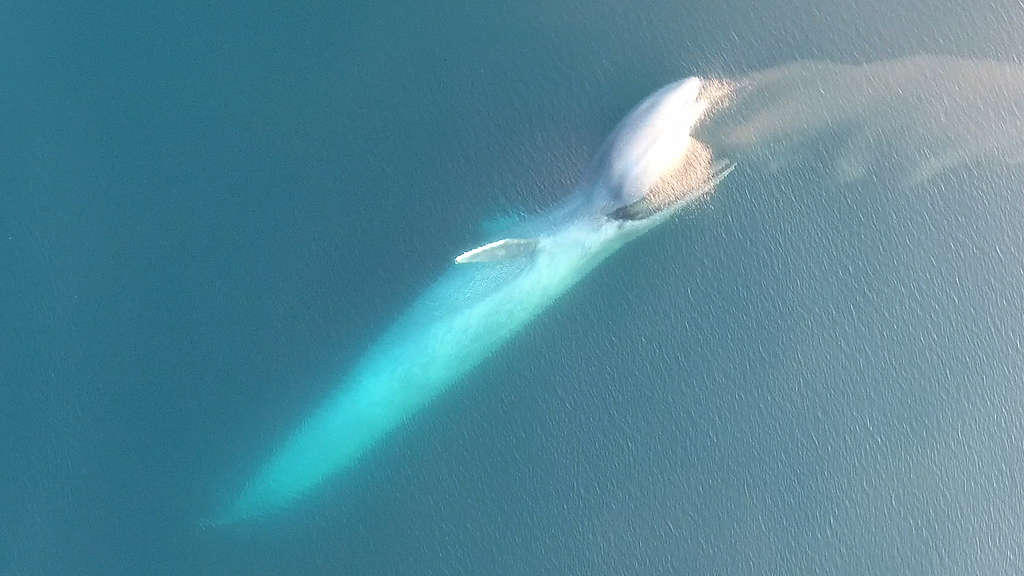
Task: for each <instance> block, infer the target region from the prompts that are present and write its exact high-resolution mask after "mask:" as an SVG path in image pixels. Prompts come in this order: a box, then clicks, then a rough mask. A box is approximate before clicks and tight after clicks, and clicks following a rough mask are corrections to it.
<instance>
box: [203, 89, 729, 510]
mask: <svg viewBox="0 0 1024 576" xmlns="http://www.w3.org/2000/svg"><path fill="white" fill-rule="evenodd" d="M713 88H715V87H714V86H712V85H711V84H709V83H707V82H704V81H702V80H700V79H697V78H689V79H686V80H682V81H680V82H676V83H674V84H671V85H669V86H666V87H664V88H662V89H661V90H659V91H658V92H656V93H655V94H653V95H651V96H650V97H649V98H647V99H646V100H644V101H643V102H642V103H641V104H640V105H639V106H637V107H636V108H635V109H634V110H633V111H632V112H631V113H630V114H629V115H628V116H627V117H626V118H625V119H624V120H623V121H622V122H621V123H620V124H619V126H618V127H617V128H616V130H615V131H614V132H613V133H612V135H611V136H610V137H609V138H608V140H607V141H606V142H605V144H604V145H603V147H602V148H601V150H600V152H599V153H598V154H597V156H596V157H595V159H594V160H593V162H592V163H591V164H590V166H589V167H588V169H587V170H586V172H585V174H584V175H583V177H582V178H581V180H580V183H579V185H578V186H577V188H576V190H575V191H574V192H573V193H572V194H571V195H570V196H569V197H568V198H567V199H566V200H565V201H564V202H563V203H562V204H560V205H558V206H556V207H555V208H553V209H552V210H550V211H549V212H547V213H545V214H541V215H539V216H537V217H536V218H534V219H533V220H531V221H530V222H528V223H526V224H525V225H524V226H523V227H522V229H523V230H525V231H528V232H529V235H524V236H522V237H516V238H497V239H494V240H493V241H491V242H488V243H487V244H484V245H483V246H480V247H478V248H474V249H472V250H468V251H466V252H465V253H463V254H461V255H459V256H458V257H456V259H455V263H453V264H452V266H451V267H450V269H449V270H448V271H447V272H446V273H445V274H444V275H442V276H441V278H440V279H439V280H438V281H437V282H436V283H435V284H433V285H432V286H431V287H430V288H428V289H427V290H426V292H425V293H423V294H422V295H420V296H419V297H418V298H417V300H416V301H415V302H414V304H413V305H412V306H411V307H410V309H408V310H407V311H406V312H405V313H403V314H402V316H401V317H400V318H399V319H398V321H397V322H396V323H395V325H394V326H392V327H391V328H390V329H389V330H388V331H387V332H386V333H385V334H384V335H383V336H382V337H381V338H380V340H379V341H377V342H376V343H375V344H374V345H373V346H372V347H371V348H370V350H369V352H368V353H367V354H366V355H365V356H364V357H363V358H361V359H360V360H359V361H358V362H357V363H356V365H355V366H354V367H353V369H352V370H351V372H350V373H348V374H347V375H346V376H344V377H343V378H342V379H341V381H340V382H339V384H338V387H337V389H336V391H335V392H334V393H333V394H332V395H331V396H330V397H329V398H327V399H326V400H325V401H324V403H323V404H322V405H321V406H320V407H319V408H318V409H316V411H315V412H313V413H312V414H311V415H310V416H309V417H308V418H307V419H306V421H305V422H303V423H302V424H301V426H299V427H298V429H297V430H296V431H295V432H294V433H293V434H292V435H291V437H290V438H288V439H286V440H285V441H284V443H283V444H282V445H281V446H280V447H278V449H277V451H276V452H274V453H273V454H272V455H271V456H270V458H269V459H268V460H267V461H266V462H265V463H263V464H262V466H261V467H260V468H259V469H258V470H257V472H256V474H255V476H254V477H253V478H252V479H251V480H250V481H249V482H248V483H247V484H246V486H245V487H244V489H243V490H242V491H241V493H240V494H239V495H238V496H237V498H236V499H235V500H233V501H232V502H230V503H229V504H228V505H227V506H226V507H225V508H224V510H223V511H222V513H221V514H219V515H218V516H217V517H216V520H214V522H215V523H228V522H235V521H240V520H243V519H246V518H253V517H257V516H261V515H264V514H267V513H270V512H274V511H278V510H281V509H283V508H286V507H287V506H289V505H290V504H293V503H294V502H295V501H297V500H298V499H299V498H301V497H303V496H305V495H308V494H309V493H310V492H311V491H312V490H313V489H314V488H316V487H318V486H319V485H321V484H322V483H323V482H324V481H325V480H327V479H328V478H330V477H332V476H333V475H335V474H337V473H338V472H340V471H342V470H345V469H348V468H351V467H352V466H353V465H354V464H355V463H356V462H357V461H358V459H359V458H360V456H362V455H363V454H364V453H365V452H366V451H367V450H369V449H370V448H371V447H373V446H374V445H375V444H377V443H378V442H380V441H381V440H382V439H383V438H384V437H385V436H386V434H387V433H388V432H389V431H390V430H392V429H393V428H395V427H396V426H398V425H400V424H401V423H402V422H403V420H405V419H406V418H408V417H409V416H410V415H411V414H413V413H414V412H416V411H417V410H419V409H420V408H422V407H423V406H424V405H426V404H427V403H428V402H429V401H430V400H431V399H433V398H434V397H436V396H437V395H439V394H441V393H442V392H444V391H445V390H446V389H448V388H449V387H451V386H452V385H453V384H454V383H455V382H456V381H457V380H458V379H459V378H460V377H462V376H463V375H464V374H465V373H466V372H467V371H469V370H470V369H472V368H473V367H475V366H477V365H478V364H479V363H480V362H481V361H483V360H484V359H486V358H487V357H489V356H490V355H491V354H493V353H494V352H495V351H496V350H497V349H498V348H499V347H500V346H501V345H502V344H503V343H504V342H506V341H507V340H508V339H509V338H510V337H511V336H513V335H514V334H515V333H516V332H517V331H518V330H519V329H520V328H522V327H523V326H524V325H525V324H526V323H527V322H529V321H530V320H531V319H532V318H534V317H535V316H536V315H537V314H539V313H540V312H541V311H542V310H544V308H545V307H547V306H548V305H549V304H550V303H551V302H553V301H554V300H555V299H556V298H557V297H558V296H560V295H561V294H563V293H564V292H565V291H566V290H568V289H569V288H570V287H571V286H572V285H573V284H574V283H576V282H577V281H578V280H579V279H580V278H582V277H583V276H584V275H586V274H587V273H588V272H589V271H590V270H592V269H593V268H594V266H596V265H597V264H599V263H600V262H601V261H602V260H603V259H604V258H606V257H607V256H608V255H610V254H611V253H612V252H614V251H615V250H616V249H618V248H620V247H621V246H622V245H624V244H625V243H626V242H628V241H629V240H631V239H633V238H636V237H637V236H639V235H641V234H643V233H644V232H646V231H648V230H650V229H651V228H653V227H654V226H656V225H657V224H659V223H661V222H664V221H665V220H666V219H667V218H668V217H669V216H670V215H671V214H673V213H674V212H676V211H677V210H679V209H680V208H681V207H683V206H686V205H688V204H690V203H692V202H693V201H695V200H697V199H699V198H700V197H701V196H703V195H705V194H706V193H708V192H709V191H710V190H712V189H713V187H714V186H715V185H716V184H717V183H718V182H719V181H721V179H722V178H724V177H725V176H726V175H727V174H728V173H729V171H730V170H731V166H730V165H729V164H728V163H726V162H723V161H721V160H716V159H714V158H713V157H712V154H711V150H710V149H708V147H707V146H705V145H704V144H703V143H701V142H699V141H697V140H696V139H694V138H693V137H692V131H693V129H694V127H695V126H696V125H697V124H698V123H699V122H700V121H701V120H702V118H703V117H704V115H705V114H706V113H707V112H708V111H709V110H710V108H711V107H713V106H714V105H715V100H716V99H717V98H719V96H720V92H721V91H720V90H715V89H713Z"/></svg>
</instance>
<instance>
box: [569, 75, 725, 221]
mask: <svg viewBox="0 0 1024 576" xmlns="http://www.w3.org/2000/svg"><path fill="white" fill-rule="evenodd" d="M725 94H726V88H725V87H724V86H721V85H719V84H717V83H709V82H706V81H704V80H702V79H700V78H687V79H685V80H680V81H678V82H675V83H673V84H669V85H668V86H665V87H664V88H662V89H661V90H658V91H657V92H655V93H654V94H652V95H651V96H650V97H648V98H647V99H646V100H644V101H643V102H641V103H640V104H639V105H638V106H637V107H636V108H634V109H633V111H632V112H630V113H629V115H628V116H626V118H625V119H623V120H622V121H621V122H620V123H619V125H618V127H616V129H615V131H614V132H612V134H611V136H609V137H608V139H607V140H606V141H605V143H604V145H603V146H602V147H601V150H600V151H599V152H598V154H597V155H596V156H595V157H594V159H593V161H592V162H591V164H590V166H589V168H588V169H587V171H586V172H585V173H584V175H583V178H582V180H581V188H583V189H585V190H588V191H590V194H591V195H592V201H593V202H594V203H595V206H594V207H595V209H596V210H597V211H599V212H600V213H601V214H604V215H605V216H608V217H610V218H613V219H616V220H627V221H637V220H645V219H647V218H650V217H651V216H654V215H656V214H659V213H662V212H664V211H666V210H670V209H675V208H678V207H680V206H683V205H685V204H688V203H690V202H692V201H693V200H696V199H697V198H699V197H700V196H701V195H702V194H704V193H705V192H707V191H708V190H709V189H711V187H713V185H714V183H715V182H717V180H719V179H720V178H721V176H723V175H724V171H725V170H727V168H726V165H727V163H724V162H718V161H716V160H715V159H714V158H713V156H712V152H711V149H710V148H708V147H707V146H706V145H704V143H702V142H700V141H699V140H697V139H696V138H694V137H693V136H692V135H691V134H692V132H693V129H694V127H695V126H696V125H697V124H698V123H699V122H700V121H701V119H702V118H704V116H705V115H706V114H707V113H708V112H709V110H710V109H711V108H712V107H713V106H715V105H716V104H717V102H719V101H721V100H722V98H723V97H724V95H725Z"/></svg>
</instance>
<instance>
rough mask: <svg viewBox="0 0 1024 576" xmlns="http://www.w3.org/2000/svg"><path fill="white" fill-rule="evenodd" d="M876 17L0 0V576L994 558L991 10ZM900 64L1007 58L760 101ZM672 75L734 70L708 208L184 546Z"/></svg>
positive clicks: (811, 569) (811, 10)
mask: <svg viewBox="0 0 1024 576" xmlns="http://www.w3.org/2000/svg"><path fill="white" fill-rule="evenodd" d="M902 6H903V7H902V8H898V9H893V8H891V7H889V6H888V5H883V4H881V3H877V4H862V5H860V6H856V7H847V6H845V4H842V5H839V3H837V5H835V6H831V5H828V4H822V3H818V2H815V3H810V2H808V3H794V4H786V5H782V4H780V3H763V4H759V5H758V6H757V7H753V8H752V7H750V6H748V5H746V4H742V5H741V4H738V3H737V4H736V5H728V4H723V5H720V6H719V7H716V8H713V9H709V8H704V7H687V6H685V5H682V4H675V3H656V4H652V5H645V6H639V5H630V6H629V7H625V6H619V5H618V4H617V3H616V4H613V3H608V4H598V5H592V4H582V3H580V4H570V3H554V4H548V5H546V6H545V7H542V8H525V7H520V6H518V5H515V4H506V5H499V4H493V5H488V6H479V7H478V6H476V5H465V6H458V5H446V6H421V5H419V4H412V5H405V6H394V7H390V8H380V7H376V6H373V5H370V4H367V5H356V4H351V5H317V4H306V5H301V6H274V5H267V4H261V5H252V4H247V5H243V4H237V5H228V4H220V5H216V6H210V5H208V4H199V3H197V4H194V5H185V4H180V5H178V6H165V5H156V4H154V5H146V4H132V5H127V4H120V5H119V4H117V3H107V4H102V3H101V4H96V3H91V4H80V5H74V4H63V5H62V6H61V7H56V6H53V7H41V6H36V5H34V4H27V3H26V4H12V5H10V6H8V7H7V9H6V10H5V11H4V12H5V14H6V15H7V17H6V18H4V19H3V22H4V30H5V33H4V34H3V35H0V43H2V46H3V48H4V52H5V54H7V55H8V57H7V58H6V59H5V60H6V61H5V71H6V74H5V77H6V78H7V80H8V81H7V83H6V86H7V88H8V89H7V90H6V91H4V93H3V94H4V96H3V98H2V99H0V114H2V115H3V119H4V134H5V135H6V138H2V139H0V142H2V147H0V151H2V154H0V166H2V169H0V175H2V176H0V177H2V179H3V180H2V184H3V185H2V188H0V189H2V190H3V191H4V192H3V194H4V196H3V198H4V199H5V200H6V202H5V209H4V210H3V211H0V233H2V234H0V242H3V244H4V249H3V251H2V252H0V254H2V260H0V262H2V263H3V265H4V266H3V269H4V270H5V271H7V273H6V275H5V280H4V282H2V283H0V321H2V322H3V325H4V326H7V327H9V328H8V330H5V331H4V332H3V337H2V340H0V350H2V352H0V359H2V361H0V391H2V393H3V397H4V399H5V400H6V401H5V402H3V403H2V406H3V407H2V408H0V410H2V411H0V423H2V426H3V431H4V432H5V434H4V435H5V437H7V438H8V441H7V442H6V443H5V444H4V446H5V450H4V451H3V452H2V453H0V454H2V456H0V457H2V459H3V464H4V465H3V466H2V468H0V469H2V470H3V472H2V474H0V478H3V480H4V482H3V484H2V485H0V486H2V488H0V517H2V518H4V519H5V522H4V527H3V529H2V530H0V573H5V574H7V573H10V574H19V575H20V574H61V573H76V574H112V573H132V574H138V573H146V574H235V573H284V574H453V573H455V574H460V573H461V574H481V573H500V574H538V573H542V574H560V573H573V574H622V573H637V574H649V573H737V574H739V573H765V572H768V573H787V574H788V573H824V574H865V573H883V574H890V573H901V574H903V573H906V574H940V573H949V574H962V573H978V574H1013V573H1019V572H1020V571H1021V568H1022V565H1021V560H1020V558H1021V557H1022V556H1021V555H1022V553H1024V550H1022V544H1021V539H1020V537H1019V534H1020V532H1021V530H1020V518H1021V517H1022V514H1024V505H1022V500H1021V493H1022V486H1021V481H1020V478H1021V477H1024V476H1022V473H1024V460H1022V458H1021V454H1020V453H1021V445H1022V439H1024V429H1022V425H1021V422H1022V421H1024V418H1022V417H1024V397H1022V394H1021V393H1020V385H1021V377H1020V376H1019V374H1021V372H1022V368H1024V366H1022V364H1024V361H1022V358H1024V355H1022V350H1021V342H1022V336H1024V335H1022V330H1021V328H1020V325H1021V323H1020V321H1019V319H1020V318H1021V312H1022V308H1024V304H1022V302H1024V294H1022V293H1021V292H1022V288H1021V287H1022V286H1024V283H1022V280H1024V258H1022V252H1021V250H1022V247H1024V238H1022V233H1021V232H1020V230H1021V227H1020V226H1019V223H1020V222H1021V217H1022V216H1024V214H1022V211H1024V209H1022V207H1021V206H1022V204H1021V202H1020V197H1019V193H1020V192H1019V191H1020V190H1021V182H1022V179H1024V174H1021V168H1020V164H1019V159H1020V156H1019V153H1016V151H1017V150H1021V149H1024V148H1021V147H1020V146H1019V144H1020V142H1019V139H1018V137H1017V136H1016V135H1018V134H1021V132H1020V131H1019V130H1016V129H1015V128H1016V127H1017V126H1018V125H1019V123H1020V113H1019V111H1020V110H1024V106H1019V105H1018V104H1017V103H1018V102H1019V97H1018V96H1017V94H1020V91H1017V90H1016V87H1018V86H1019V84H1018V79H1019V78H1020V77H1021V75H1020V72H1019V71H1018V69H1017V68H1016V67H1015V66H1014V65H1013V62H1014V61H1015V60H1016V59H1017V56H1016V55H1019V54H1020V53H1021V48H1022V47H1024V38H1022V36H1021V33H1020V32H1019V25H1018V23H1019V22H1020V21H1021V20H1020V19H1021V17H1022V16H1024V14H1022V9H1021V8H1020V7H1019V5H1018V4H1017V3H1006V4H1005V5H1002V4H995V3H984V4H978V5H970V6H964V5H960V4H955V5H954V4H953V3H950V4H949V5H947V6H943V7H942V9H940V10H936V9H935V8H934V7H933V6H923V5H916V4H903V5H902ZM916 54H936V55H939V56H942V57H959V58H974V59H980V60H982V61H993V60H994V61H1000V62H1004V63H1008V64H1010V66H1009V67H1006V68H1000V67H996V68H992V67H991V66H990V65H988V64H984V63H982V64H978V63H977V62H967V63H966V64H965V63H963V62H959V63H958V62H957V61H955V60H950V59H948V58H938V59H932V60H919V61H912V63H911V64H907V65H896V66H895V69H893V68H891V67H890V68H878V67H863V66H861V67H857V68H854V69H852V71H851V70H846V69H835V68H829V67H826V68H825V69H824V70H817V71H815V72H814V73H812V74H810V78H811V81H810V82H803V83H801V82H794V81H792V79H793V78H795V77H799V76H800V74H799V71H800V70H804V69H798V71H797V73H796V76H794V75H793V74H794V73H792V72H790V73H787V74H782V75H781V80H778V77H777V76H772V75H771V74H768V75H766V76H756V75H755V76H751V74H757V72H758V71H762V70H768V69H772V68H774V67H776V66H780V65H785V64H788V63H791V62H795V61H801V60H807V59H819V60H831V61H834V62H841V63H846V64H853V65H860V64H864V63H869V62H875V61H879V60H891V59H894V58H901V57H904V56H911V55H916ZM901 66H902V67H901ZM790 70H791V69H790ZM912 70H925V71H933V72H934V74H929V73H925V74H924V76H923V78H922V77H921V75H920V74H919V75H918V76H914V75H913V73H912V72H911V71H912ZM965 70H973V71H975V72H973V73H972V72H966V71H965ZM695 73H696V74H704V75H711V76H725V77H729V78H747V79H751V78H755V79H758V78H767V80H758V82H755V83H754V86H755V88H758V89H757V90H754V91H753V92H751V93H749V94H748V95H747V96H745V98H746V99H745V100H739V101H738V102H737V106H738V107H737V108H736V109H735V110H734V111H733V112H731V113H730V114H728V115H724V116H722V117H721V119H720V123H717V124H711V125H709V126H708V127H707V130H708V133H707V135H706V137H707V139H708V141H709V142H711V143H712V146H713V147H717V148H716V149H717V150H729V152H730V155H731V156H733V157H735V159H736V160H737V163H738V168H737V170H736V171H735V173H734V174H733V175H731V176H730V178H729V179H728V180H727V181H726V183H724V184H723V186H722V187H721V189H720V190H718V192H717V193H716V194H715V195H714V196H713V197H712V198H711V199H710V200H709V201H708V202H707V203H706V204H704V205H702V206H701V207H700V208H699V209H697V210H694V211H692V212H691V213H688V214H686V215H685V216H683V217H681V218H679V219H677V220H676V221H674V222H672V223H670V224H666V225H665V226H662V227H660V228H658V229H656V230H654V231H652V232H651V233H650V234H649V235H648V236H646V237H644V238H641V239H639V240H637V241H636V242H634V243H633V244H631V245H629V246H627V247H625V248H623V249H622V250H621V251H619V252H618V253H616V254H615V255H614V256H612V257H611V258H610V259H609V260H608V261H607V262H605V263H604V264H602V265H601V266H600V267H598V268H597V269H596V270H595V271H594V272H593V273H592V274H591V275H590V276H589V277H587V278H586V279H585V280H584V281H583V282H582V283H581V284H580V285H578V286H577V287H575V288H574V289H573V290H572V291H571V292H570V293H568V294H567V295H566V297H564V298H563V299H561V300H559V301H558V302H557V303H556V304H555V306H554V307H553V308H552V309H550V310H549V311H548V312H547V313H545V314H543V315H541V316H540V317H539V318H538V319H537V320H536V321H535V322H534V323H532V324H530V325H529V326H528V327H527V328H526V329H525V330H524V332H522V333H521V334H520V335H519V336H517V337H516V338H515V339H513V340H512V341H511V342H510V344H509V345H508V346H506V347H505V348H504V349H502V351H501V352H500V353H498V354H496V355H495V356H494V357H492V358H491V359H489V360H488V361H487V362H485V363H484V364H483V365H482V366H480V367H479V368H478V369H477V370H475V371H473V372H472V373H470V374H469V375H467V377H466V378H465V379H464V381H463V382H462V384H461V385H460V386H458V387H457V389H456V390H454V391H453V392H452V393H450V394H448V395H446V396H445V397H444V398H442V399H440V400H439V401H437V402H435V403H434V404H433V405H432V406H431V407H430V409H428V410H426V411H424V412H421V413H419V414H418V415H417V416H416V417H414V418H413V419H412V421H410V422H408V423H407V424H406V425H405V426H403V427H402V428H401V429H400V430H398V431H397V432H396V433H395V434H394V435H392V436H391V437H390V438H389V440H388V441H387V442H385V443H384V444H383V445H381V446H380V447H379V449H378V450H376V451H374V453H372V454H370V455H368V456H367V457H366V458H365V460H364V461H363V462H362V463H361V464H360V465H359V467H358V468H357V469H355V470H354V471H352V472H351V473H350V474H347V475H345V476H344V477H341V478H339V479H337V481H335V482H332V483H330V484H329V485H328V486H326V487H325V488H324V489H323V490H322V491H320V492H319V493H317V494H315V495H313V496H312V497H310V498H309V499H308V500H307V501H305V502H304V503H303V504H302V505H300V506H298V507H296V508H295V509H292V510H289V511H286V512H285V513H283V514H280V515H277V516H275V517H272V518H269V519H266V520H262V521H259V522H253V523H250V524H246V525H241V526H233V527H229V528H219V529H202V528H200V526H199V519H200V518H203V517H204V516H206V515H207V514H209V513H210V510H212V509H213V508H215V507H216V506H217V504H218V503H219V502H222V501H223V500H224V499H225V498H229V497H230V495H231V494H232V493H233V491H235V490H236V489H237V487H238V486H239V485H240V484H242V483H244V482H245V480H246V478H247V477H248V476H249V475H250V474H251V472H252V470H253V468H254V466H256V465H257V464H258V463H259V462H260V460H261V459H262V458H264V457H265V456H266V454H267V452H268V450H270V449H271V447H272V446H274V445H275V444H276V443H277V442H279V441H280V439H281V438H283V437H285V436H286V435H287V434H289V433H290V432H291V430H292V429H293V428H294V427H295V425H296V424H297V423H298V422H300V421H301V420H302V419H303V418H304V417H305V416H306V415H308V414H309V412H310V411H311V410H312V409H313V408H314V407H315V406H316V405H317V404H318V403H319V402H320V401H321V400H322V399H324V398H325V397H326V396H327V395H328V394H329V393H330V391H331V390H332V389H333V386H334V384H335V383H336V382H337V378H338V374H339V373H342V372H344V371H345V370H346V369H348V368H350V367H351V366H352V365H353V364H354V363H355V362H356V361H357V359H358V358H360V357H361V355H362V354H363V353H364V352H365V351H366V349H367V347H368V346H369V344H370V343H371V342H372V341H373V340H374V338H376V337H377V336H378V335H379V334H380V333H381V332H382V331H383V330H384V329H385V328H386V327H387V325H388V324H390V322H391V321H392V320H394V319H395V318H396V317H397V316H398V314H399V313H400V312H401V311H402V310H403V309H405V308H406V307H407V306H408V305H409V304H410V302H412V301H413V300H414V299H415V297H416V296H417V294H419V293H420V292H421V291H422V290H423V289H424V288H425V287H426V286H428V285H429V284H430V283H431V282H432V281H433V280H434V279H435V278H436V277H437V276H438V275H439V274H440V273H441V271H443V270H444V269H445V267H446V266H447V265H448V263H449V262H450V260H451V258H452V257H453V256H454V255H456V254H458V253H460V252H461V251H463V250H465V249H467V248H470V247H472V246H474V245H476V244H477V243H478V242H479V241H480V240H481V238H482V237H485V236H486V233H485V232H484V231H483V230H484V229H485V228H486V227H487V224H486V223H488V222H494V221H495V220H496V219H501V218H505V217H508V216H510V215H511V216H513V217H515V216H516V215H518V214H522V213H531V212H534V211H537V210H540V209H542V208H544V207H547V206H550V205H551V204H553V203H554V202H556V201H557V200H558V199H559V198H561V197H562V196H563V195H564V193H565V192H566V191H567V190H568V189H569V188H570V187H571V186H572V183H573V182H574V181H575V180H576V178H577V177H578V175H579V173H580V171H581V170H582V169H583V167H584V165H585V164H586V162H587V161H588V159H589V157H590V155H591V154H593V153H594V152H595V151H596V149H597V147H598V146H599V145H600V143H601V140H602V139H603V138H604V136H605V135H606V134H607V133H608V132H609V131H610V130H611V129H612V127H613V126H614V124H615V123H616V122H617V121H618V119H619V118H621V116H622V115H623V114H624V113H625V112H626V111H628V110H629V108H630V107H631V106H633V105H634V104H635V103H636V102H638V101H639V100H640V99H641V98H643V97H644V96H645V95H647V94H648V93H650V92H651V91H652V90H654V89H656V88H657V87H659V86H661V85H662V84H664V83H666V82H669V81H673V80H676V79H678V78H681V77H684V76H687V75H690V74H695ZM972 74H973V75H972ZM803 77H807V76H806V75H805V76H803ZM964 78H968V80H964ZM894 86H895V87H896V88H899V89H900V90H896V91H893V90H892V88H893V87H894ZM979 86H980V87H981V88H982V89H976V88H977V87H979ZM814 94H818V95H819V96H814ZM821 94H825V97H821V96H820V95H821ZM794 102H796V103H794ZM959 102H964V105H962V106H961V105H960V104H959ZM964 110H966V111H968V112H969V113H967V114H962V113H961V112H962V111H964ZM758 118H762V119H764V118H769V119H772V122H774V124H770V125H773V126H776V127H778V128H779V129H778V130H774V131H772V130H767V129H763V128H762V129H758V130H755V131H754V134H756V135H757V136H758V138H756V139H754V140H753V141H751V142H745V141H744V140H743V138H742V136H743V134H744V133H745V132H744V130H743V128H744V127H749V126H751V125H752V123H754V122H755V121H756V120H757V119H758ZM935 118H938V119H939V120H929V119H935ZM823 119H825V120H823ZM882 119H884V121H883V120H882ZM822 126H824V128H822ZM815 127H817V128H815ZM950 134H953V135H955V137H951V136H950ZM968 150H969V151H971V153H969V154H968V153H965V152H964V151H968ZM932 167H938V168H937V169H933V168H932Z"/></svg>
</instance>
